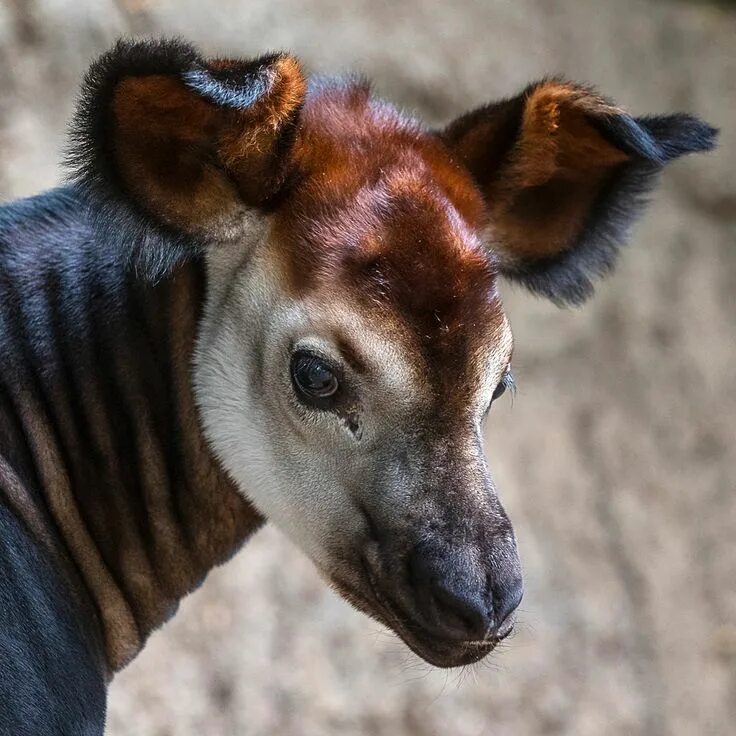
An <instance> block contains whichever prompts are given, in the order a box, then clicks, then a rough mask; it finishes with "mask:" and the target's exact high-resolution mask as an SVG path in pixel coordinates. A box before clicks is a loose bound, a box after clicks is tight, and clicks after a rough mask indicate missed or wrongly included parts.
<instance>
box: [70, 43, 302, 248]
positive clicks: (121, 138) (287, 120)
mask: <svg viewBox="0 0 736 736" xmlns="http://www.w3.org/2000/svg"><path fill="white" fill-rule="evenodd" d="M305 94H306V82H305V79H304V76H303V74H302V71H301V69H300V66H299V63H298V62H297V60H296V59H295V58H294V57H292V56H290V55H287V54H273V55H269V56H263V57H261V58H258V59H255V60H252V61H244V60H239V59H236V60H232V59H207V60H206V59H203V58H202V57H201V56H200V55H199V54H198V53H197V51H196V50H195V49H194V48H193V47H191V46H189V45H187V44H184V43H182V42H179V41H145V42H124V41H121V42H119V43H118V44H117V46H115V48H114V49H112V50H111V51H110V52H108V53H107V54H105V55H104V56H102V57H101V58H100V59H99V60H98V61H96V62H95V63H94V64H93V65H92V66H91V68H90V70H89V72H88V74H87V77H86V79H85V82H84V86H83V89H82V95H81V100H80V103H79V107H78V110H77V115H76V119H75V123H74V125H73V128H72V142H71V150H70V159H71V163H72V166H73V168H74V178H75V179H76V181H77V182H78V183H79V184H80V185H81V186H82V187H83V188H85V189H86V190H87V191H88V192H91V193H92V194H93V195H98V196H99V197H100V198H101V199H103V200H104V201H105V202H106V203H107V205H109V204H110V203H113V204H116V205H123V206H128V207H129V208H130V207H132V209H133V210H135V211H136V212H137V213H139V214H140V215H142V216H143V217H145V218H146V220H147V221H148V223H151V222H153V223H154V224H153V225H152V226H149V225H147V226H146V228H147V229H146V232H147V234H148V235H150V232H151V227H154V228H155V227H156V226H160V227H163V228H164V229H166V230H168V231H170V232H171V233H175V234H187V235H194V236H200V237H208V236H216V237H228V234H231V235H232V234H234V233H236V232H237V229H238V223H239V222H242V221H243V217H242V216H243V213H244V210H246V209H247V208H253V207H259V208H266V207H268V206H269V203H270V202H272V201H273V199H274V197H276V196H277V195H278V194H279V192H280V191H281V190H282V189H283V187H284V186H285V185H286V184H287V183H288V180H289V177H290V168H289V159H290V156H289V153H290V148H291V145H292V140H293V138H294V130H295V126H296V124H297V120H298V115H299V110H300V108H301V106H302V103H303V101H304V96H305ZM112 209H113V208H110V207H107V210H108V213H109V212H110V211H111V210H112Z"/></svg>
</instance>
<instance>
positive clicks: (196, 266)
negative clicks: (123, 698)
mask: <svg viewBox="0 0 736 736" xmlns="http://www.w3.org/2000/svg"><path fill="white" fill-rule="evenodd" d="M72 131H73V133H72V138H71V142H70V148H69V164H70V166H71V180H70V182H69V183H67V184H66V185H65V186H63V187H60V188H58V189H56V190H54V191H52V192H48V193H46V194H42V195H39V196H37V197H34V198H31V199H29V200H24V201H20V202H15V203H10V204H8V205H5V206H3V207H2V208H0V356H1V360H0V731H1V732H2V733H13V734H17V735H21V734H33V735H34V736H43V735H45V734H56V733H90V734H91V733H95V734H99V733H102V730H103V727H104V725H103V724H104V709H105V695H104V692H105V684H106V682H107V681H108V680H109V678H110V677H111V676H112V674H113V673H114V672H115V671H117V670H118V669H119V668H120V667H122V666H123V665H125V663H127V662H128V661H130V659H131V658H132V657H133V656H135V655H136V654H137V652H138V651H140V649H141V647H142V646H143V645H144V643H145V641H146V639H147V637H148V636H149V634H150V633H151V632H152V631H153V630H154V629H155V628H156V627H158V626H160V625H161V624H162V623H163V622H164V621H165V620H166V619H167V618H168V617H169V616H171V614H172V613H173V611H175V610H176V606H177V604H178V601H179V600H180V599H181V598H182V597H183V596H184V595H186V594H187V593H188V592H190V591H191V590H193V589H194V588H195V587H196V586H197V585H198V584H199V583H200V582H201V581H202V580H203V578H204V577H205V576H206V574H207V572H208V571H209V570H210V569H211V568H212V567H214V566H215V565H218V564H220V563H221V562H223V561H225V560H226V559H227V558H228V557H229V556H230V555H232V554H233V553H234V552H235V551H236V550H237V549H238V548H239V546H240V545H241V544H242V543H243V541H244V540H245V539H247V538H248V536H250V535H251V534H252V533H253V532H255V531H256V530H257V529H258V528H259V527H260V526H261V524H262V523H264V521H265V522H269V523H273V524H275V525H276V526H277V527H278V528H280V529H281V530H282V531H283V532H284V533H285V534H286V535H287V536H288V537H289V538H290V539H291V540H293V541H294V542H295V543H296V544H297V545H298V546H299V547H300V548H301V549H302V550H304V552H305V553H306V554H307V555H309V557H310V558H311V559H312V560H313V561H314V563H315V565H316V566H317V568H318V569H319V570H320V572H321V574H322V575H323V576H324V577H325V579H326V580H328V581H329V582H330V583H331V584H333V585H334V586H335V587H336V588H337V589H338V590H339V591H340V592H341V593H342V594H343V595H344V597H345V598H346V599H347V600H349V601H351V602H352V603H353V604H354V605H356V606H357V607H358V608H360V609H361V610H363V611H365V612H366V613H368V614H369V615H371V616H373V617H375V618H376V619H378V620H380V621H382V622H384V623H385V624H386V625H387V626H389V627H391V628H392V629H393V630H394V631H395V632H397V633H398V634H399V636H401V637H402V638H403V639H404V641H405V642H406V643H407V644H408V645H409V646H410V647H411V648H412V649H413V650H414V651H415V652H417V653H418V654H419V655H420V656H422V657H424V658H425V659H426V660H427V661H429V662H431V663H433V664H436V665H440V666H453V665H459V664H464V663H467V662H472V661H475V660H478V659H479V658H481V657H482V656H484V655H485V654H487V653H488V652H489V651H490V650H491V649H492V648H493V646H494V645H495V644H496V642H498V641H499V640H501V639H503V638H504V637H505V636H507V635H508V633H509V632H510V631H511V629H512V627H513V625H514V611H515V610H516V608H517V606H518V604H519V601H520V600H521V595H522V578H521V567H520V563H519V556H518V553H517V547H516V540H515V538H514V534H513V531H512V527H511V524H510V522H509V519H508V518H507V516H506V514H505V512H504V510H503V508H502V506H501V503H500V501H499V498H498V495H497V492H496V489H495V487H494V484H493V481H492V479H491V474H490V472H489V469H488V468H487V467H486V461H485V459H484V454H483V446H482V433H483V426H484V422H490V421H493V417H494V414H493V411H492V404H493V402H494V401H495V400H497V399H499V397H500V396H501V394H502V393H503V392H504V391H505V390H506V389H507V388H509V387H511V386H512V385H513V378H512V373H511V357H512V336H511V330H510V326H509V321H508V319H507V317H506V314H505V311H504V308H503V304H502V301H501V298H500V295H499V291H498V283H499V280H501V279H504V278H506V279H511V280H513V281H515V282H518V283H520V284H522V285H524V286H526V287H527V288H528V289H530V290H531V291H532V292H534V293H535V294H537V295H541V296H544V297H547V298H549V299H551V300H552V301H554V302H555V303H557V304H559V305H569V304H573V305H578V304H582V303H583V302H584V301H585V300H586V299H587V298H588V297H589V296H591V294H592V291H593V283H594V281H595V280H596V279H597V278H599V277H601V276H604V275H606V274H608V273H609V272H610V271H611V270H612V269H613V266H614V263H615V260H616V255H617V252H618V249H619V247H620V246H621V245H622V243H623V242H624V240H625V237H626V234H627V232H628V229H629V226H630V224H631V222H632V220H633V219H634V218H635V216H636V215H637V214H638V213H639V211H640V210H641V206H642V201H643V196H644V195H646V194H647V193H648V191H649V190H650V189H651V188H652V187H653V186H654V184H655V183H656V178H657V175H658V173H659V172H660V171H661V169H662V168H663V167H664V165H665V164H667V163H669V162H670V161H672V160H673V159H675V158H677V157H678V156H681V155H683V154H686V153H690V152H695V151H706V150H708V149H710V148H711V147H712V145H713V142H714V139H715V131H714V130H713V129H712V128H710V127H709V126H707V125H706V124H704V123H702V122H701V121H699V120H697V119H696V118H694V117H691V116H689V115H685V114H674V115H664V116H656V117H643V118H635V117H632V116H631V115H629V114H628V113H627V112H625V111H624V110H622V109H621V108H619V107H616V106H615V105H613V104H612V103H611V102H610V101H608V100H606V99H605V98H603V97H601V96H600V95H598V94H597V93H596V92H595V91H593V90H591V89H589V88H586V87H583V86H580V85H577V84H574V83H571V82H568V81H565V80H561V79H554V78H550V79H545V80H542V81H540V82H537V83H535V84H532V85H530V86H529V87H528V88H527V89H526V90H524V91H523V92H522V93H521V94H519V95H517V96H515V97H511V98H509V99H507V100H503V101H501V102H495V103H491V104H488V105H486V106H484V107H480V108H478V109H477V110H474V111H472V112H469V113H467V114H466V115H463V116H461V117H459V118H458V119H456V120H455V121H453V122H451V123H450V124H449V125H448V126H447V127H445V128H443V129H432V128H430V127H428V126H425V125H424V124H422V123H421V122H420V121H418V120H416V119H414V118H412V117H410V116H408V115H405V114H403V113H401V112H400V111H399V110H397V109H396V108H395V107H394V106H392V105H391V104H389V103H388V102H385V101H383V100H380V99H377V98H376V97H375V96H374V95H373V94H372V92H371V89H370V86H369V85H368V84H367V83H366V82H365V81H362V80H360V79H356V78H353V77H350V78H328V79H323V78H317V79H309V80H308V79H307V77H306V76H305V74H304V71H303V69H302V67H301V65H300V63H299V62H298V61H297V59H296V58H295V57H293V56H291V55H290V54H285V53H282V54H273V55H269V56H264V57H261V58H258V59H254V60H251V61H245V60H239V59H235V60H233V59H205V58H203V57H202V56H201V55H200V54H199V53H198V52H197V51H196V50H195V49H194V48H192V47H191V46H189V45H187V44H185V43H182V42H172V41H154V42H135V43H129V42H121V43H119V44H118V45H117V46H116V47H115V48H114V49H112V50H111V51H110V52H109V53H107V54H105V55H104V56H102V57H101V58H100V59H99V60H98V61H96V62H95V63H94V64H93V65H92V67H91V68H90V71H89V73H88V75H87V77H86V80H85V83H84V85H83V88H82V93H81V98H80V102H79V106H78V111H77V115H76V118H75V120H74V123H73V126H72Z"/></svg>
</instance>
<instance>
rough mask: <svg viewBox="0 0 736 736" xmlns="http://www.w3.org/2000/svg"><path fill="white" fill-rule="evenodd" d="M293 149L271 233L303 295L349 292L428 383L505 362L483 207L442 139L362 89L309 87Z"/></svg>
mask: <svg viewBox="0 0 736 736" xmlns="http://www.w3.org/2000/svg"><path fill="white" fill-rule="evenodd" d="M295 151H296V157H297V161H298V164H299V169H300V171H301V172H302V178H301V180H300V182H299V184H298V185H297V186H296V187H295V188H294V190H293V191H292V194H291V196H290V197H289V199H288V201H287V202H285V203H284V204H283V206H282V207H281V208H280V209H279V210H278V212H277V213H276V215H275V227H274V237H275V240H276V242H277V243H278V245H279V250H280V253H281V255H282V257H283V261H284V264H283V265H284V267H285V270H286V273H287V274H288V277H289V278H288V280H289V285H290V288H291V289H292V290H293V291H294V293H295V294H296V295H299V296H311V297H314V296H315V295H318V297H319V298H325V299H329V298H330V295H332V296H333V297H334V298H340V300H341V301H342V300H344V299H345V297H347V298H348V299H349V300H350V302H351V303H353V304H355V305H356V308H357V309H359V310H360V312H361V315H363V316H364V317H365V318H366V319H368V320H369V321H370V320H372V321H373V322H374V323H375V324H376V325H380V326H381V329H382V330H384V331H385V330H387V329H388V330H390V331H391V332H392V334H393V335H395V336H396V337H397V339H400V340H402V341H404V342H405V343H406V346H407V348H408V351H409V352H410V353H411V354H412V355H413V356H414V358H415V359H416V360H418V361H421V362H422V363H423V370H422V373H424V374H433V375H434V377H435V380H434V381H432V383H436V382H437V381H442V380H452V379H451V378H450V377H453V376H454V377H455V378H459V374H460V373H467V372H468V371H469V370H471V368H472V367H473V366H475V367H477V366H478V365H479V364H481V363H483V362H487V354H488V351H489V350H494V349H498V350H499V351H502V352H504V353H505V354H506V355H505V358H506V359H507V358H508V352H509V350H510V344H509V342H510V335H508V334H507V333H508V327H507V323H506V320H505V317H504V315H503V310H502V307H501V303H500V299H499V297H498V294H497V291H496V273H495V267H494V263H493V260H492V258H491V256H490V255H489V253H488V252H487V250H486V249H485V248H484V247H483V245H482V243H481V242H480V240H479V237H478V233H479V232H480V231H481V229H482V227H483V225H484V220H485V209H484V205H483V202H482V199H481V196H480V193H479V192H478V191H477V190H476V187H475V186H474V185H473V183H472V181H471V180H470V178H469V175H468V174H467V173H466V172H465V171H464V170H463V169H461V168H460V167H458V166H457V165H456V164H455V163H454V162H453V161H452V160H451V159H450V157H449V154H448V153H447V152H446V151H445V149H444V147H443V146H442V144H441V143H440V142H439V141H437V140H436V139H435V138H434V137H433V136H432V135H430V134H429V133H427V132H426V131H424V130H423V129H422V128H421V126H419V125H418V124H417V123H416V122H415V121H413V120H410V119H407V118H405V117H403V116H402V115H401V114H400V113H398V112H397V111H396V110H395V109H394V108H392V107H390V106H389V105H387V104H386V103H383V102H380V101H376V100H374V99H372V98H371V96H370V93H369V90H368V88H367V86H366V85H364V84H361V83H354V82H353V83H343V84H335V83H332V84H328V85H322V86H321V87H318V88H317V89H314V90H312V93H311V94H310V96H309V98H308V102H307V105H306V107H305V109H304V111H303V123H302V128H301V129H300V131H299V133H298V137H297V141H296V144H295ZM476 372H477V371H476Z"/></svg>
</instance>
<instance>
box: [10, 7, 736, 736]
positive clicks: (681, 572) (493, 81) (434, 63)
mask: <svg viewBox="0 0 736 736" xmlns="http://www.w3.org/2000/svg"><path fill="white" fill-rule="evenodd" d="M140 33H144V34H168V35H174V34H179V35H182V36H185V37H187V38H190V39H192V40H194V41H196V42H197V43H198V44H199V45H201V46H202V47H203V48H204V49H205V50H206V51H208V52H213V53H219V54H224V53H231V54H235V55H244V56H248V55H254V54H257V53H260V52H262V51H263V50H266V49H275V48H288V49H293V50H294V51H296V52H297V53H299V54H300V55H301V56H302V58H303V59H304V60H305V61H306V62H307V64H308V65H309V66H310V67H311V68H312V69H314V70H342V69H359V70H362V71H364V72H365V73H367V74H368V75H370V76H371V77H372V78H373V79H374V80H375V82H376V87H377V89H378V90H379V91H380V92H382V93H384V94H386V95H388V96H391V97H392V98H394V99H395V100H397V101H398V102H399V103H401V104H402V105H404V106H405V107H407V108H409V109H413V110H416V111H418V112H419V113H421V114H422V115H424V116H425V117H427V118H428V119H430V120H431V121H441V120H446V119H448V118H449V117H451V116H453V115H455V114H457V113H459V112H461V111H463V110H464V109H466V108H468V107H470V106H474V105H476V104H478V103H480V102H482V101H485V100H487V99H492V98H494V97H498V96H505V95H509V94H512V93H514V92H515V91H517V90H518V89H520V88H521V87H523V86H524V85H525V84H526V83H527V82H528V81H530V80H532V79H534V78H537V77H540V76H543V75H547V74H550V73H562V74H564V75H566V76H568V77H571V78H573V79H576V80H581V81H587V82H591V83H594V84H595V85H597V86H598V87H599V88H601V89H602V90H603V91H605V93H606V94H608V95H610V96H612V97H614V98H615V99H616V100H617V101H618V102H620V103H621V104H622V105H624V106H626V107H628V108H629V109H631V110H632V111H634V112H637V113H645V112H665V111H670V110H674V109H682V110H690V111H696V112H697V113H699V114H701V115H702V116H703V117H705V118H706V119H707V120H708V121H710V122H711V123H713V124H715V125H717V126H719V127H721V128H722V131H723V132H722V138H721V146H720V148H719V149H718V151H717V152H715V153H714V154H712V155H710V156H707V157H700V158H694V159H692V160H686V161H683V162H680V163H677V164H676V165H675V166H673V167H672V169H671V170H670V171H669V173H668V174H667V176H666V178H665V180H664V185H663V187H662V189H661V190H660V191H659V193H658V194H657V196H656V198H655V201H654V202H653V204H652V206H651V208H650V211H649V214H648V217H647V218H646V219H645V220H644V221H643V222H642V223H641V225H640V226H639V227H638V228H637V230H636V231H635V237H634V242H633V244H632V247H631V248H630V249H629V250H628V252H627V253H626V254H625V257H624V258H623V259H622V262H621V265H620V268H619V269H618V271H617V274H616V276H615V278H613V279H612V280H611V281H610V282H608V283H607V284H606V285H605V286H602V287H601V288H600V290H599V293H598V296H597V299H596V300H595V301H594V302H592V303H591V304H590V305H588V306H586V307H585V308H584V309H583V310H581V311H558V310H556V309H555V308H554V307H552V306H550V305H548V304H546V303H543V302H541V301H538V300H535V299H533V298H531V297H527V296H526V295H525V294H524V293H522V292H520V291H515V290H511V289H507V290H506V291H507V294H506V300H507V304H508V308H509V312H510V315H511V319H512V324H513V326H514V328H515V333H516V340H517V352H516V356H515V374H516V377H517V382H518V384H519V392H518V395H517V396H516V399H515V401H514V402H511V401H509V400H506V399H504V401H503V402H500V404H499V406H498V407H497V408H495V409H494V412H493V414H492V418H491V421H490V426H489V429H488V454H489V457H490V461H491V465H492V467H493V468H494V472H495V475H496V479H497V481H498V485H499V487H500V489H501V491H502V497H503V500H504V502H505V504H506V507H507V509H508V511H509V513H510V515H511V517H512V519H513V520H514V522H515V525H516V529H517V532H518V536H519V541H520V547H521V552H522V556H523V560H524V564H525V569H526V585H527V594H526V597H525V602H524V604H523V612H522V616H521V619H522V622H521V625H520V627H519V631H518V633H517V635H516V636H515V637H514V638H513V639H512V640H511V641H510V642H509V643H508V645H506V646H505V647H504V648H503V651H500V652H497V653H495V654H494V655H493V656H492V659H491V660H490V662H488V663H486V664H484V665H479V666H477V667H475V668H469V669H466V670H463V671H459V672H458V671H452V672H449V673H448V672H443V671H433V670H432V669H431V668H429V667H428V666H426V665H424V664H422V663H421V662H419V660H417V659H416V658H414V657H413V656H411V655H409V654H408V653H407V651H406V649H405V648H404V647H403V645H401V644H400V643H399V642H398V641H397V640H396V639H395V638H394V637H393V636H392V635H389V634H388V633H386V632H385V631H383V630H381V629H380V628H379V627H378V625H377V624H374V623H372V622H370V621H368V620H367V619H366V618H364V617H363V616H361V615H359V614H357V613H354V612H353V611H352V610H351V609H350V608H349V607H348V606H347V605H346V604H344V603H343V602H341V601H340V600H339V599H338V598H337V597H336V596H335V595H333V594H332V593H330V592H329V591H328V590H326V589H325V587H324V586H323V585H322V583H321V582H319V580H318V579H317V576H316V574H315V573H314V571H313V570H312V568H311V566H310V564H309V563H308V562H307V561H306V560H305V559H303V558H302V557H301V556H300V554H299V553H297V552H296V551H295V550H294V549H293V548H292V547H291V546H290V545H289V544H288V543H287V542H286V541H285V540H284V539H283V538H281V537H280V536H279V535H278V534H277V533H275V532H274V531H273V530H271V529H266V530H265V531H264V532H262V533H260V534H259V535H258V537H257V538H256V539H254V540H253V541H252V542H251V543H250V544H249V545H248V546H247V547H246V548H245V549H244V550H243V551H242V552H241V553H240V555H238V557H237V558H236V559H235V560H234V561H232V562H231V563H230V564H229V565H227V566H226V567H225V568H223V569H221V570H218V571H217V572H215V573H214V574H213V575H212V576H211V577H210V578H209V579H208V580H207V582H206V583H205V585H204V586H203V587H202V589H201V590H199V591H198V592H197V593H195V594H194V595H192V596H191V597H190V598H189V599H187V600H186V601H185V602H184V604H183V605H182V608H181V612H180V613H179V615H178V617H177V618H176V619H175V620H174V621H173V622H172V623H171V624H169V625H168V626H166V627H165V628H164V629H163V630H162V631H161V632H159V633H157V634H156V635H155V636H154V637H153V639H152V640H151V643H150V645H149V646H148V648H147V649H146V650H145V651H144V653H143V654H142V655H141V656H140V657H139V659H138V660H137V661H135V663H134V664H133V665H131V666H130V667H129V668H128V669H127V670H125V671H124V672H123V673H122V674H121V675H119V676H118V677H117V678H116V679H115V681H114V682H113V684H112V688H111V692H110V696H111V697H110V711H109V733H110V734H111V736H167V735H169V734H177V736H195V735H196V736H200V735H201V734H206V735H207V736H234V735H235V734H247V735H250V736H260V735H264V736H265V735H267V734H268V735H269V736H272V735H278V736H292V735H293V736H297V735H298V736H331V735H332V734H334V735H336V736H337V735H338V734H339V735H340V736H342V735H343V734H360V735H362V734H365V735H366V736H492V735H495V734H513V735H514V736H517V735H520V736H523V735H524V734H581V735H583V736H586V735H588V734H590V735H592V736H598V735H602V734H632V735H636V734H646V735H647V736H665V735H667V736H669V735H670V734H673V735H677V736H685V735H686V734H695V735H698V736H706V735H710V734H712V735H714V736H723V735H725V734H729V733H734V732H736V731H734V729H735V728H736V726H734V724H735V723H736V492H735V491H736V482H735V481H734V476H733V469H732V465H733V461H734V459H736V458H735V457H734V441H735V440H736V375H735V374H736V328H735V325H734V323H735V321H736V296H735V295H736V242H735V239H736V237H735V236H736V174H734V172H735V171H736V133H735V132H734V127H735V126H734V124H735V123H736V12H735V9H734V4H733V3H709V2H677V1H675V0H659V1H657V0H617V2H615V3H614V2H610V1H609V0H587V1H586V2H576V1H575V0H561V1H559V2H554V3H552V2H542V1H541V0H540V1H539V2H534V1H533V0H513V1H511V0H508V1H507V2H502V1H501V0H453V1H452V2H450V0H445V1H444V2H439V1H433V0H316V1H314V2H298V0H210V2H202V1H201V0H199V1H198V0H180V1H179V2H175V1H174V0H117V1H116V2H111V1H109V0H108V1H106V0H0V197H2V198H3V199H5V198H12V197H16V196H21V195H25V194H30V193H32V192H35V191H37V190H39V189H42V188H44V187H50V186H52V185H54V184H55V183H56V182H58V181H59V180H60V178H61V176H62V172H61V170H60V168H59V166H58V161H59V160H60V152H61V149H62V147H63V144H64V135H65V124H66V121H67V120H68V118H69V114H70V111H71V109H72V105H73V102H74V98H75V94H76V89H77V86H78V82H79V79H80V75H81V74H82V72H83V70H84V68H85V67H86V65H87V64H88V62H89V60H90V59H91V58H92V57H93V56H94V55H95V54H97V53H98V52H100V51H102V50H103V49H105V48H106V47H107V46H108V45H110V44H111V42H112V41H113V39H115V38H116V37H117V36H120V35H121V34H125V35H130V34H140Z"/></svg>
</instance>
